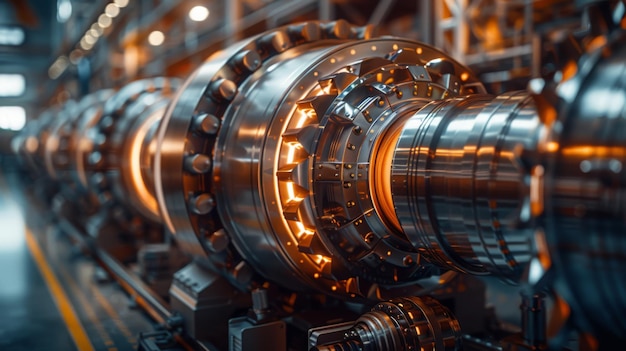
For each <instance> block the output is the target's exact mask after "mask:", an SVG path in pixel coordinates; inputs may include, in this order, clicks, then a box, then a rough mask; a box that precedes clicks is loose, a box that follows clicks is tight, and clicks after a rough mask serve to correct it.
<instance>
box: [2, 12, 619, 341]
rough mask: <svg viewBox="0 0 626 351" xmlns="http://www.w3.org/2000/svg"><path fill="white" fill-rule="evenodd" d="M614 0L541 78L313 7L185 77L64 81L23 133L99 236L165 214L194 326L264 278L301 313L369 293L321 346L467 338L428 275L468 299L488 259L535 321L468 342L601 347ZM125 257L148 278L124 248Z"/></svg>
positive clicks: (34, 158)
mask: <svg viewBox="0 0 626 351" xmlns="http://www.w3.org/2000/svg"><path fill="white" fill-rule="evenodd" d="M620 4H621V5H617V6H616V10H619V11H617V12H620V11H621V12H620V13H621V15H620V16H621V17H620V16H617V15H614V16H609V15H608V13H609V12H610V11H609V12H607V11H608V10H612V8H611V7H610V6H604V7H602V6H600V7H599V8H597V7H593V6H592V7H590V10H588V12H586V13H585V16H586V17H585V18H586V21H587V22H589V23H587V22H585V21H583V22H582V23H583V24H585V25H588V27H589V28H586V27H585V26H583V27H581V28H580V31H578V32H576V33H569V32H568V31H571V28H567V30H566V31H565V32H564V33H561V32H559V33H556V34H558V35H556V34H555V35H553V36H551V37H550V38H549V39H548V40H550V41H553V42H551V44H550V45H552V46H551V47H550V50H553V51H555V53H553V54H555V55H557V56H558V55H562V56H563V57H556V58H554V57H553V58H551V59H552V61H550V62H548V63H547V64H546V66H545V67H544V70H545V72H544V73H545V76H544V77H543V78H542V79H537V80H534V81H532V82H531V84H530V86H529V89H528V91H515V92H508V93H504V94H500V95H497V96H494V95H488V94H486V91H485V88H484V87H483V85H482V84H481V82H480V81H479V80H478V79H477V77H476V76H475V75H474V74H473V73H472V72H471V71H470V70H468V69H467V68H466V67H464V66H463V65H462V64H460V63H458V62H456V61H454V60H453V59H451V58H450V57H448V56H447V55H446V54H444V53H442V52H440V51H439V50H437V49H435V48H432V47H430V46H428V45H424V44H422V43H419V42H416V41H413V40H409V39H402V38H396V37H380V38H376V37H372V35H373V34H372V29H371V27H357V26H353V25H350V24H348V23H347V22H344V21H341V20H340V21H335V22H308V23H301V24H291V25H287V26H284V27H280V28H277V29H274V30H271V31H268V32H265V33H263V34H260V35H258V36H255V37H253V38H249V39H246V40H243V41H241V42H240V43H238V44H236V45H233V46H231V47H228V48H227V49H225V50H223V51H220V52H218V53H216V54H215V55H214V56H212V57H210V58H209V59H208V60H207V61H206V62H205V63H204V64H202V65H201V66H200V68H199V69H198V70H197V71H196V72H195V73H194V74H193V75H192V76H191V77H190V78H189V79H188V80H187V81H186V82H185V83H184V84H179V83H178V82H177V81H176V80H170V79H165V78H154V79H146V80H141V81H137V82H133V83H131V84H129V85H127V86H126V87H124V88H122V89H121V90H120V91H118V92H117V93H115V94H114V95H110V92H100V93H99V94H100V95H94V96H93V97H88V98H86V99H84V100H83V101H80V102H79V103H78V104H77V103H75V102H73V101H69V102H68V103H67V104H66V105H65V106H64V107H63V108H61V109H59V110H58V111H51V112H50V113H49V114H44V115H43V116H42V119H41V120H40V121H38V122H36V123H32V124H30V125H29V126H27V128H26V129H25V131H24V133H22V134H21V135H20V136H19V138H17V139H16V140H15V143H14V149H15V150H16V151H17V152H18V154H20V155H21V156H22V157H23V158H24V159H25V163H26V164H28V165H29V167H31V169H33V170H39V171H41V172H42V173H46V175H44V177H43V179H51V180H54V181H55V182H54V183H51V184H53V186H59V185H60V188H61V190H58V189H54V190H52V191H50V193H52V194H51V195H50V198H54V201H50V202H51V203H54V204H55V208H61V209H65V211H58V212H60V213H62V214H63V215H66V216H67V217H69V219H70V221H74V222H76V223H80V224H81V225H82V224H84V225H85V227H96V229H98V230H96V231H95V233H96V234H95V235H94V236H95V237H97V238H98V239H99V240H100V241H97V242H96V244H95V245H101V246H105V245H104V244H105V243H106V240H107V238H108V237H109V236H108V235H109V233H117V232H118V230H120V231H121V232H123V233H124V234H129V236H133V237H142V236H143V238H145V237H147V235H148V233H153V232H151V231H150V230H147V229H146V228H147V227H150V228H157V231H158V232H159V235H157V236H156V237H157V240H163V237H164V236H163V233H162V232H161V229H162V228H163V227H166V228H167V230H168V231H169V232H170V233H171V234H172V237H173V238H174V240H175V242H176V245H177V247H180V249H181V250H182V251H183V252H184V253H185V254H186V255H188V256H189V257H190V258H191V260H192V263H190V264H189V265H187V266H186V267H185V268H183V269H181V270H179V271H178V273H176V274H175V275H174V278H175V281H174V284H173V285H172V289H171V291H170V295H171V296H173V297H174V298H173V301H174V303H173V304H172V307H171V308H172V309H173V310H174V312H178V313H180V314H181V315H182V316H183V317H181V318H183V319H184V320H182V321H180V320H179V321H178V322H179V323H181V324H180V325H185V328H187V331H188V332H189V333H191V334H190V335H192V336H193V337H196V335H200V336H206V337H207V338H208V339H210V338H211V337H213V336H209V334H210V333H205V332H207V331H209V329H204V328H205V326H206V328H212V329H211V331H212V332H215V331H217V333H218V334H219V333H222V331H223V330H225V328H226V324H227V321H228V320H229V319H231V318H232V319H233V320H234V319H235V317H241V315H235V313H236V312H234V311H236V310H243V309H245V308H246V307H248V304H249V302H250V301H249V300H250V294H251V292H253V291H258V290H256V289H258V288H262V289H264V290H263V291H266V292H267V294H268V296H270V295H271V296H272V297H275V301H274V302H275V303H269V305H268V306H265V307H267V308H265V307H264V308H263V310H264V311H265V310H266V311H265V312H268V314H271V313H270V312H269V311H270V310H271V309H272V308H275V309H276V310H277V311H278V312H277V316H280V317H279V318H283V317H285V316H287V317H286V318H285V320H290V321H289V322H288V323H296V322H294V320H296V321H297V323H300V322H302V321H300V320H299V319H298V318H300V317H301V316H300V312H303V311H304V308H302V306H303V305H304V306H307V308H311V309H316V308H317V307H320V306H321V307H323V308H326V309H334V308H335V307H337V306H341V307H342V308H344V309H343V310H342V311H343V312H344V314H348V313H347V312H348V311H350V312H356V313H357V314H358V313H362V312H363V311H366V309H364V307H365V306H366V304H368V303H374V304H375V307H374V309H373V310H372V311H370V312H366V313H364V314H362V316H361V317H360V318H356V317H354V318H353V319H352V320H356V321H355V323H354V325H353V327H352V328H351V329H349V328H348V329H349V331H348V332H346V334H345V335H344V336H343V339H341V335H340V334H339V335H340V340H342V341H341V342H338V343H333V344H332V345H331V344H330V343H329V345H315V346H316V347H317V349H318V350H337V349H346V350H348V349H350V350H357V349H359V350H396V349H398V350H402V349H404V350H420V349H421V350H435V349H436V350H457V349H459V348H460V338H461V336H460V334H461V330H460V326H459V323H458V322H457V320H456V319H455V318H454V317H453V316H452V314H451V313H450V311H448V310H447V309H446V308H445V307H443V305H442V304H441V303H440V302H437V301H436V300H434V299H432V298H430V297H426V296H425V295H432V296H436V297H437V299H440V301H441V302H442V303H445V304H446V305H447V306H450V307H453V308H454V310H455V312H456V311H465V313H467V314H471V313H470V312H467V311H468V310H470V311H476V309H474V310H471V309H469V308H468V307H474V306H465V305H466V304H467V305H469V304H472V303H474V299H473V298H467V296H468V295H465V297H466V299H465V300H463V299H461V298H460V297H459V296H463V294H464V293H466V292H467V291H469V290H471V291H472V293H475V294H474V295H473V296H478V295H479V294H481V293H482V292H484V290H482V289H483V285H482V283H481V282H484V281H489V280H491V279H492V278H490V277H487V276H492V277H493V280H496V279H499V280H503V281H505V282H507V283H510V284H511V285H515V284H517V285H518V286H519V288H518V290H519V291H521V292H523V294H524V296H525V298H526V300H524V304H523V305H522V321H521V322H520V323H518V324H519V325H520V327H521V329H522V330H520V331H519V333H516V335H517V336H519V337H520V338H521V339H519V338H518V339H519V340H517V339H516V340H513V339H514V338H502V337H501V336H496V339H498V340H497V341H498V345H495V344H494V345H492V344H491V339H489V338H490V337H493V336H494V335H495V334H494V335H487V336H480V337H474V336H467V337H466V336H463V339H464V340H466V341H467V340H469V341H471V342H472V343H473V345H474V346H476V345H482V346H481V347H484V348H483V349H488V350H495V349H507V347H508V346H511V345H513V344H515V343H522V344H520V345H523V347H528V348H531V349H533V348H534V349H543V348H546V347H547V346H548V344H549V343H552V344H554V345H557V347H558V348H562V347H564V345H565V344H566V343H567V340H565V339H566V338H568V337H569V335H570V334H571V332H572V331H576V332H578V333H580V340H581V344H582V343H589V345H587V346H590V349H594V348H593V346H594V344H593V343H594V342H596V344H599V345H600V346H599V347H600V349H603V348H606V347H607V345H608V346H612V345H611V342H613V341H614V340H615V339H623V335H625V333H626V323H625V322H624V318H623V315H624V314H626V297H625V296H626V294H624V292H625V291H626V275H625V274H624V267H625V266H626V258H625V255H624V252H626V236H624V233H626V200H625V199H626V193H625V188H626V176H625V174H626V171H624V163H625V162H626V151H625V150H626V137H625V135H626V83H625V82H626V49H625V46H624V44H626V34H625V31H624V29H626V21H625V20H624V19H623V16H624V13H626V6H625V5H623V3H620ZM620 6H621V7H620ZM593 9H595V10H593ZM594 11H600V12H597V13H596V12H594ZM602 11H604V12H602ZM598 13H600V15H599V17H594V16H595V15H598ZM602 13H603V14H604V15H602ZM594 14H595V15H594ZM590 19H594V21H591V20H590ZM598 21H600V22H601V23H600V24H604V27H603V26H602V25H600V27H603V28H600V29H598V28H597V26H598V23H597V22H598ZM611 21H612V22H614V23H609V22H611ZM585 31H586V32H585ZM579 32H580V33H583V32H584V34H585V35H586V36H585V37H584V38H583V39H580V38H579V37H576V36H580V37H582V36H583V34H580V33H579ZM553 34H554V33H553ZM574 34H575V35H574ZM559 40H561V41H562V42H558V41H559ZM543 44H544V45H543V46H544V47H542V48H543V49H545V47H547V46H550V45H549V44H547V43H543ZM567 45H570V46H571V47H569V49H568V48H567ZM546 50H547V49H546ZM542 53H544V54H545V53H546V52H542ZM576 55H580V57H577V56H576ZM107 94H109V95H107ZM92 99H93V100H92ZM50 116H52V117H50ZM64 186H65V187H66V188H68V189H70V190H72V189H73V190H80V191H74V192H73V193H72V192H71V191H70V192H68V191H66V190H67V189H64ZM87 189H92V190H93V193H92V194H91V195H89V194H87V193H86V191H85V190H87ZM68 194H77V196H78V197H80V198H81V199H83V200H84V198H88V197H89V196H94V195H93V194H95V195H96V196H97V197H98V200H99V202H100V204H101V206H100V207H99V208H97V210H94V211H92V212H91V213H89V215H88V216H86V217H88V218H87V219H84V218H74V217H80V215H74V214H73V213H69V212H72V210H73V209H74V208H78V207H80V205H78V206H74V207H69V210H68V207H63V204H64V203H63V201H62V200H63V199H62V198H63V197H64V196H65V197H67V196H68ZM52 195H54V197H53V196H52ZM59 195H60V196H59ZM79 200H80V199H79ZM76 203H80V202H79V201H76ZM80 210H81V211H79V212H80V214H81V215H82V214H84V213H86V211H85V210H84V209H80ZM73 215H74V217H72V216H73ZM119 218H123V220H124V221H125V222H124V223H125V224H124V225H120V226H119V227H116V226H115V225H113V224H114V222H116V221H117V220H118V219H119ZM120 222H123V221H121V220H120ZM137 223H139V224H137ZM144 224H145V225H144ZM161 224H162V225H163V226H161ZM109 225H110V226H109ZM120 228H121V229H120ZM89 233H90V234H91V233H92V232H89ZM78 235H79V236H80V234H78ZM110 237H111V238H113V237H115V235H113V236H110ZM103 240H104V241H103ZM116 244H117V242H116ZM112 247H114V249H111V252H107V253H106V255H111V256H112V257H113V256H114V255H116V254H118V253H119V252H113V251H120V252H124V253H128V255H127V256H125V257H129V260H131V259H132V258H133V257H134V255H135V254H136V249H137V247H136V246H133V245H132V244H129V243H128V242H126V241H123V242H122V241H120V245H117V246H112ZM103 249H104V250H105V251H106V250H107V249H108V247H107V248H103ZM94 252H95V251H94ZM104 257H108V256H104ZM105 261H106V260H105ZM105 265H106V262H105ZM112 271H116V272H114V274H115V275H118V276H123V277H124V278H123V279H121V281H122V282H123V284H126V285H128V286H131V285H134V283H129V282H131V281H132V279H130V278H132V277H130V276H129V275H128V272H129V271H128V270H126V269H125V268H123V267H117V268H116V269H112ZM462 274H469V275H473V276H483V277H481V278H480V280H479V279H478V278H475V277H470V276H469V275H462ZM129 277H130V278H129ZM170 277H171V276H170ZM455 277H456V278H458V279H460V278H466V279H470V278H471V279H473V281H470V283H468V284H467V285H465V283H463V282H459V281H458V280H457V281H456V284H455V283H454V282H455V281H454V280H453V278H455ZM477 287H479V288H481V289H476V288H477ZM130 289H131V290H133V289H134V290H141V289H143V286H142V285H140V284H139V285H138V287H132V286H131V287H130ZM472 289H476V290H472ZM468 294H469V293H468ZM544 294H545V295H544ZM252 295H253V297H254V293H252ZM530 297H532V301H531V300H530V299H531V298H530ZM550 299H551V300H550ZM467 300H472V301H471V302H468V303H466V301H467ZM546 300H547V301H546ZM216 301H219V303H216ZM268 301H270V302H271V301H273V300H272V299H271V298H268ZM476 301H477V302H480V304H481V305H482V304H483V302H484V301H483V300H481V299H477V300H476ZM544 302H547V303H545V304H544ZM476 304H478V303H476ZM152 305H154V306H152ZM157 305H159V304H151V303H146V304H145V306H146V308H147V309H152V310H159V311H156V312H155V314H156V315H159V316H160V317H157V319H158V320H164V319H165V318H166V317H172V318H174V319H176V316H177V314H176V313H172V314H171V315H170V314H169V311H166V310H165V309H164V308H160V307H158V306H157ZM270 305H271V306H270ZM159 306H161V305H159ZM253 307H254V306H253ZM544 307H545V308H546V309H551V310H552V313H553V315H552V316H551V323H550V324H549V327H547V326H546V325H547V324H546V321H545V315H546V314H547V313H546V312H547V310H544ZM301 308H302V309H301ZM464 308H465V310H464ZM478 308H479V310H480V316H479V317H475V319H472V317H473V315H472V316H470V317H469V319H471V320H473V321H475V322H476V323H477V324H480V327H477V328H480V330H483V329H487V328H496V330H497V331H498V332H502V331H504V329H506V327H502V326H497V327H494V326H493V325H489V326H483V325H482V324H481V323H483V322H484V321H483V320H482V317H483V316H485V315H487V314H488V312H487V308H484V306H479V307H478ZM240 312H241V313H242V314H245V313H246V312H245V311H240ZM257 312H258V311H257ZM265 312H264V313H265ZM252 313H253V314H254V308H253V309H252ZM281 313H282V314H281ZM325 313H328V310H326V311H325ZM208 315H211V316H208ZM329 316H330V314H328V315H325V317H329ZM489 316H490V317H488V318H489V319H490V321H491V322H493V321H494V320H495V319H494V317H493V316H492V315H491V314H489ZM248 317H250V315H248ZM457 317H458V315H457ZM464 317H465V318H468V317H467V316H464ZM250 318H251V317H250ZM303 318H304V317H303ZM329 318H330V317H329ZM459 320H462V318H461V317H459ZM213 322H215V324H216V325H217V326H213V327H212V326H211V323H213ZM256 322H259V321H258V320H257V321H256ZM345 322H346V320H341V321H340V322H337V323H336V324H335V326H332V325H331V323H330V322H329V321H328V320H326V321H325V322H322V324H326V325H329V326H331V327H329V328H328V330H326V331H324V330H322V329H323V327H321V329H319V330H318V331H319V333H318V334H316V335H315V338H317V337H318V336H321V337H327V336H328V335H332V337H333V338H335V339H333V340H335V341H336V340H337V339H336V336H337V333H341V331H339V332H338V330H342V329H341V328H343V327H345ZM297 323H296V324H297ZM492 324H493V323H492ZM260 325H261V324H258V325H256V326H260ZM302 325H306V326H305V327H302V329H303V330H306V329H307V328H311V329H310V330H312V329H314V327H316V326H317V325H314V323H313V322H311V323H308V321H305V322H302ZM339 325H341V326H342V327H338V326H339ZM190 326H192V328H190ZM220 328H221V329H220ZM497 328H499V329H497ZM348 329H346V330H348ZM491 330H493V329H491ZM516 332H517V331H516ZM324 333H326V334H324ZM589 335H591V336H593V338H595V341H594V340H592V341H589V340H591V339H589ZM328 337H329V338H330V337H331V336H328ZM481 338H483V339H481ZM546 339H547V340H546ZM606 340H609V341H606ZM219 342H224V340H219ZM529 344H532V345H529ZM507 345H508V346H507ZM554 345H550V346H554ZM596 346H597V345H596ZM479 349H480V348H479Z"/></svg>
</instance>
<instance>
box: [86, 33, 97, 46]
mask: <svg viewBox="0 0 626 351" xmlns="http://www.w3.org/2000/svg"><path fill="white" fill-rule="evenodd" d="M83 39H85V42H86V43H87V44H89V45H92V46H93V44H95V43H96V41H98V39H96V38H94V37H92V36H91V34H89V33H87V34H85V36H84V37H83Z"/></svg>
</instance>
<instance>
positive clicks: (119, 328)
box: [0, 166, 153, 351]
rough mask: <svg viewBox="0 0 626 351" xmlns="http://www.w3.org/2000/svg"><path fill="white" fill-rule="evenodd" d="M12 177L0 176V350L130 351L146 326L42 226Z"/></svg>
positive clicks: (111, 286) (115, 290) (100, 274)
mask: <svg viewBox="0 0 626 351" xmlns="http://www.w3.org/2000/svg"><path fill="white" fill-rule="evenodd" d="M7 168H9V169H8V170H7ZM20 177H21V176H20V174H19V173H18V172H17V171H16V170H13V169H10V167H4V166H3V171H2V172H1V173H0V350H11V351H18V350H24V351H26V350H28V351H36V350H42V351H43V350H46V351H49V350H63V351H69V350H106V351H122V350H135V349H136V348H137V335H138V333H140V332H147V331H151V330H153V325H152V322H151V321H150V320H149V319H148V317H147V316H146V315H145V314H144V313H143V312H142V311H141V310H139V309H137V308H135V306H134V304H133V302H132V300H131V299H130V298H129V296H128V295H126V294H125V293H124V292H123V291H122V289H121V288H120V287H119V286H118V285H117V284H116V283H115V282H112V281H111V280H110V279H108V277H107V276H106V273H104V271H102V270H101V269H100V268H99V267H97V266H96V264H95V263H94V262H93V261H92V260H90V259H89V258H87V257H85V256H84V255H83V254H82V253H80V252H79V251H78V250H77V249H76V248H75V247H74V246H73V245H72V244H71V243H70V242H69V240H68V239H67V238H66V237H65V236H64V235H63V234H62V233H60V232H59V231H58V230H56V229H55V228H54V227H53V226H50V225H48V224H47V223H46V222H48V218H46V217H47V216H48V215H49V214H47V213H45V211H40V210H37V209H34V208H33V207H32V205H30V204H29V202H28V201H27V200H26V199H25V195H24V193H23V192H22V191H21V190H20V189H21V186H20V185H19V183H18V179H19V178H20Z"/></svg>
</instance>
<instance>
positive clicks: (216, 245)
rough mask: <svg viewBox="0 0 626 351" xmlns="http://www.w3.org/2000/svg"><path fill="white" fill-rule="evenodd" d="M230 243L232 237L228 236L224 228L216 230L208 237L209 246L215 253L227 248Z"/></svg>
mask: <svg viewBox="0 0 626 351" xmlns="http://www.w3.org/2000/svg"><path fill="white" fill-rule="evenodd" d="M229 243H230V238H229V237H228V235H227V234H226V231H225V230H224V229H218V230H216V231H215V232H213V234H211V235H209V237H208V238H207V239H206V244H207V247H208V248H209V250H211V251H212V252H214V253H219V252H222V251H224V250H226V248H227V247H228V244H229Z"/></svg>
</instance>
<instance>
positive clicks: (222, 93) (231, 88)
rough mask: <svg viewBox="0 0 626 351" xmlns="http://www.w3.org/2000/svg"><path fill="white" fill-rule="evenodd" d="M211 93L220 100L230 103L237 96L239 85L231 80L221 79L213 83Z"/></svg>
mask: <svg viewBox="0 0 626 351" xmlns="http://www.w3.org/2000/svg"><path fill="white" fill-rule="evenodd" d="M209 91H210V93H211V94H212V95H213V97H215V98H217V99H218V100H227V101H230V100H232V99H234V98H235V95H237V84H235V82H233V81H232V80H230V79H225V78H221V79H218V80H216V81H215V82H213V83H211V88H210V89H209Z"/></svg>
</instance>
